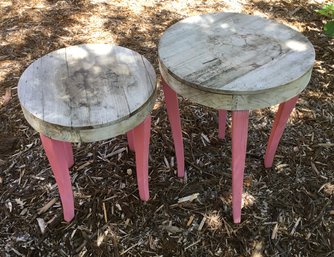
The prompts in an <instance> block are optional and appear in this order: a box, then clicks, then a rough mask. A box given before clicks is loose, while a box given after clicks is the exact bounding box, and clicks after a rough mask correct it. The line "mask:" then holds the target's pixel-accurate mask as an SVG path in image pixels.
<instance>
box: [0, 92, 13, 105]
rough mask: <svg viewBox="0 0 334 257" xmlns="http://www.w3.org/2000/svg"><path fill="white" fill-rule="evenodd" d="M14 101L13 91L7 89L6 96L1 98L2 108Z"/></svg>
mask: <svg viewBox="0 0 334 257" xmlns="http://www.w3.org/2000/svg"><path fill="white" fill-rule="evenodd" d="M10 99H12V89H11V88H9V87H8V88H6V91H5V94H4V95H3V96H2V97H1V98H0V107H2V106H5V105H7V104H8V103H9V101H10Z"/></svg>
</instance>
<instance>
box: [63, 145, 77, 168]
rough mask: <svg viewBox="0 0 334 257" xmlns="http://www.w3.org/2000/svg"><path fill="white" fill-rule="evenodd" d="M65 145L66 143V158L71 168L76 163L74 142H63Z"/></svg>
mask: <svg viewBox="0 0 334 257" xmlns="http://www.w3.org/2000/svg"><path fill="white" fill-rule="evenodd" d="M63 145H64V154H65V156H66V160H67V163H68V168H71V167H72V166H73V164H74V158H73V149H72V144H71V143H69V142H63Z"/></svg>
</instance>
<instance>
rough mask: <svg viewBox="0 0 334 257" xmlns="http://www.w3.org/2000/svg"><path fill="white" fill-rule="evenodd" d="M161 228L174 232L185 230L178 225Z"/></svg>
mask: <svg viewBox="0 0 334 257" xmlns="http://www.w3.org/2000/svg"><path fill="white" fill-rule="evenodd" d="M160 228H162V229H165V230H167V231H168V232H170V233H172V234H175V233H180V232H182V231H183V229H181V228H179V227H176V226H160Z"/></svg>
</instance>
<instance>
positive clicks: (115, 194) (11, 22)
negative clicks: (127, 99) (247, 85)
mask: <svg viewBox="0 0 334 257" xmlns="http://www.w3.org/2000/svg"><path fill="white" fill-rule="evenodd" d="M5 2H8V3H9V2H12V1H3V2H2V3H0V4H3V3H5ZM13 2H14V1H13ZM148 2H149V3H151V4H148ZM172 2H173V3H172ZM176 2H178V1H145V3H142V2H140V1H125V0H124V1H109V0H95V1H88V0H85V1H79V0H77V1H75V0H66V1H56V0H48V1H39V0H34V1H15V4H13V5H7V6H6V7H3V8H1V18H0V21H1V23H0V35H1V44H0V96H1V95H2V93H3V92H4V89H5V88H7V87H10V88H12V92H13V98H12V100H11V101H10V103H9V104H8V105H7V106H5V107H2V108H1V110H0V119H1V122H0V131H1V133H3V132H4V131H6V132H9V133H10V134H11V136H12V137H16V138H17V139H18V141H19V143H18V145H17V147H16V148H15V149H14V150H13V152H10V155H9V156H6V157H5V158H3V161H4V162H5V164H3V163H0V184H1V188H0V196H1V197H0V204H1V207H3V208H2V211H1V213H0V220H1V222H0V225H1V228H2V230H1V236H0V255H4V256H5V255H6V254H9V255H10V256H11V255H14V254H16V253H15V251H17V252H18V253H21V254H24V255H26V256H45V254H46V253H47V254H49V256H62V255H64V256H65V255H69V256H76V255H79V254H81V255H83V256H118V255H120V254H121V253H122V254H123V256H143V255H150V256H151V255H164V256H165V255H166V256H210V255H216V256H235V255H236V254H238V255H243V256H248V255H250V253H251V252H252V251H253V249H254V247H255V246H254V245H256V242H257V241H261V242H263V249H262V250H263V255H264V256H267V255H281V256H290V255H296V256H297V255H305V256H307V255H310V256H311V255H312V256H313V255H314V256H316V255H325V254H328V253H330V251H332V250H333V249H331V247H332V246H333V245H334V243H333V240H332V239H331V231H330V230H331V228H332V226H333V223H332V221H331V219H332V218H331V216H330V212H329V211H330V210H331V209H332V208H331V204H332V200H333V199H332V198H333V195H330V194H329V193H328V192H326V191H325V190H323V188H324V187H323V185H324V184H325V183H330V181H333V179H334V178H333V171H332V167H333V166H334V164H333V159H334V156H333V151H332V149H333V148H332V147H326V146H325V147H324V146H323V145H321V144H322V143H333V137H334V135H333V129H332V127H333V115H332V114H333V113H334V110H333V108H334V107H333V102H331V100H332V99H333V89H332V81H333V76H332V75H333V73H332V68H331V67H332V65H333V60H332V53H333V52H332V50H331V49H332V45H331V44H332V43H331V41H330V40H328V38H327V37H325V36H324V35H323V34H322V32H321V25H322V24H321V17H320V16H319V15H318V14H315V13H313V10H314V9H315V8H318V7H317V6H313V5H309V4H307V2H306V1H275V2H272V1H271V2H270V3H269V2H267V1H252V2H250V3H249V4H247V5H244V10H243V12H247V13H250V14H254V13H255V14H256V12H261V13H265V14H266V15H268V16H269V18H273V19H277V20H278V21H284V22H285V23H291V24H293V25H295V26H296V27H297V28H300V30H301V31H302V32H303V33H304V34H305V35H306V36H307V37H309V39H310V40H311V42H312V43H313V44H314V46H315V49H316V52H317V64H316V66H315V69H314V74H313V78H312V80H311V83H310V85H309V87H308V88H307V90H305V92H304V93H302V96H301V100H300V101H299V103H298V105H297V108H296V111H295V112H294V113H293V116H292V123H293V124H292V125H288V127H287V129H286V131H285V134H284V135H283V138H282V140H281V143H280V146H279V148H278V152H277V153H278V154H277V156H276V158H275V164H274V167H273V168H272V169H264V167H263V153H264V149H265V146H266V142H267V138H268V134H269V132H270V128H271V124H272V120H273V117H274V113H275V111H276V109H275V108H267V109H263V110H258V111H254V112H252V115H251V118H250V126H249V128H250V132H249V145H248V152H247V163H246V164H247V166H246V173H245V183H244V185H245V192H246V193H247V194H249V195H251V196H253V197H254V199H256V201H255V203H254V204H253V205H249V206H247V205H246V206H245V208H244V209H243V210H242V213H243V216H242V221H243V223H242V224H240V225H234V224H232V219H231V205H230V191H231V169H230V166H231V165H230V162H231V142H230V135H229V134H230V122H228V128H227V132H228V133H227V138H226V140H224V141H221V140H219V139H218V136H217V134H218V133H217V114H216V113H215V111H214V110H212V109H210V108H206V107H203V106H199V105H197V104H194V103H192V102H190V101H189V100H187V99H184V100H182V101H181V103H180V109H181V116H182V129H183V134H184V141H185V158H186V167H187V176H188V178H187V180H186V183H185V182H184V181H181V180H178V179H177V177H176V174H175V167H176V165H175V158H174V157H173V156H174V149H173V144H172V139H171V132H170V127H169V122H168V121H167V117H166V110H165V107H164V103H163V97H162V96H161V95H159V98H158V100H157V106H156V108H155V110H154V111H153V113H152V116H153V120H152V136H151V156H150V174H149V175H150V192H151V199H150V201H148V202H147V203H142V202H141V201H139V200H138V192H137V183H136V177H135V160H134V155H133V153H131V152H128V148H127V144H126V141H125V137H119V138H112V139H110V140H106V141H102V142H97V143H94V144H83V145H76V146H75V147H74V150H75V157H76V164H75V166H74V167H73V168H72V172H71V174H72V180H73V188H74V192H75V204H76V218H75V220H74V221H73V222H71V223H70V224H66V223H64V222H63V219H62V209H61V205H60V203H59V200H57V198H58V192H57V187H56V185H55V182H54V179H53V176H52V175H51V174H52V173H51V171H50V168H49V165H48V162H47V160H46V157H45V156H44V152H43V150H42V148H41V146H40V141H39V139H38V135H37V133H35V131H34V130H33V129H31V128H30V127H29V126H28V125H27V123H26V122H24V118H23V115H22V113H21V110H20V106H19V102H18V99H17V95H16V85H17V81H18V79H19V77H20V75H21V73H22V71H23V70H24V69H25V68H26V67H27V66H28V65H29V64H30V63H31V62H32V61H33V60H34V59H36V58H38V57H41V56H42V55H44V54H46V53H48V52H51V51H53V50H56V49H59V48H62V47H65V46H68V45H75V44H82V43H115V44H119V45H121V46H124V47H128V48H130V49H132V50H135V51H137V52H139V53H140V54H142V55H144V56H145V57H147V58H148V59H149V60H150V61H151V63H153V64H154V67H155V69H156V71H158V65H157V64H158V63H157V44H158V42H159V38H160V36H161V35H162V33H163V32H164V31H165V30H166V29H167V28H168V27H169V26H171V25H172V24H174V23H175V22H177V21H179V20H181V19H183V18H184V17H187V16H190V15H196V14H199V13H206V12H213V11H223V10H224V8H223V7H224V6H223V5H222V4H221V1H211V0H208V1H182V8H183V9H177V8H176V7H175V8H174V9H173V8H172V7H173V4H175V5H176V4H177V3H176ZM195 2H196V5H195V4H194V3H195ZM218 2H219V3H218ZM240 2H241V1H240ZM93 3H96V4H93ZM140 3H141V6H139V7H138V6H137V5H140ZM168 4H169V8H167V5H168ZM178 4H179V5H181V1H180V2H179V3H178ZM170 6H172V7H170ZM130 7H131V8H130ZM46 83H47V82H46ZM6 137H8V136H7V135H6ZM1 159H2V158H1ZM194 193H199V197H198V199H197V200H195V201H193V202H186V203H184V204H177V200H178V199H179V198H180V197H184V196H187V195H189V194H194ZM50 202H51V203H53V204H50V206H49V207H48V208H46V210H42V211H41V208H42V207H43V206H44V207H45V206H48V203H50ZM203 217H207V221H206V222H204V224H203V227H202V229H201V230H199V226H200V224H201V222H202V221H203ZM36 218H41V219H43V220H44V221H45V222H46V226H47V227H46V232H45V233H44V234H41V232H40V228H39V226H38V223H37V220H36ZM299 218H301V220H300V223H299V225H298V224H297V225H298V226H297V227H296V229H295V232H294V233H292V232H293V228H294V226H295V225H296V223H297V221H298V220H299ZM217 219H218V220H217ZM204 221H205V220H204ZM215 221H217V224H216V223H214V222H215ZM276 224H277V225H278V229H277V233H276V239H271V236H272V234H273V229H274V227H275V225H276ZM215 226H217V227H215ZM274 238H275V237H274Z"/></svg>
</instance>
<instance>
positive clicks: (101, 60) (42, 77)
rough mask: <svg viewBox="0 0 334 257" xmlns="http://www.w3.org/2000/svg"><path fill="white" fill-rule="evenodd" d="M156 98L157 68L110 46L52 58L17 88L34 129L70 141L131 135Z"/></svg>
mask: <svg viewBox="0 0 334 257" xmlns="http://www.w3.org/2000/svg"><path fill="white" fill-rule="evenodd" d="M155 93H156V75H155V72H154V69H153V67H152V65H151V64H150V63H149V62H148V61H147V60H146V59H145V58H144V57H142V56H141V55H139V54H138V53H136V52H134V51H131V50H129V49H127V48H123V47H120V46H115V45H107V44H87V45H79V46H71V47H67V48H63V49H59V50H57V51H54V52H52V53H49V54H47V55H45V56H43V57H41V58H40V59H38V60H36V61H35V62H33V63H32V64H31V65H30V66H29V67H28V68H27V69H26V70H25V71H24V73H23V74H22V76H21V78H20V80H19V86H18V96H19V99H20V103H21V106H22V109H23V112H24V114H25V117H26V119H27V120H28V122H29V123H30V124H31V125H32V127H34V128H35V129H36V130H37V131H38V132H41V133H43V134H45V135H47V136H49V137H51V138H54V139H58V140H65V141H71V142H90V141H96V140H101V139H106V138H110V137H112V136H116V135H119V134H122V133H125V132H127V131H128V130H130V129H132V128H133V127H135V126H137V125H138V124H139V123H140V122H142V121H143V120H144V118H145V117H146V116H147V115H148V114H149V112H150V111H151V109H152V106H153V104H154V100H155Z"/></svg>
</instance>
